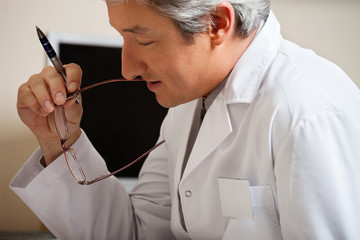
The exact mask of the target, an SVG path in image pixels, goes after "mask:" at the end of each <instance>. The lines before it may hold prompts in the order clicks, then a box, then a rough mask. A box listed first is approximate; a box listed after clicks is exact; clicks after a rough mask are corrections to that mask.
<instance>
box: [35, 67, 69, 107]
mask: <svg viewBox="0 0 360 240" xmlns="http://www.w3.org/2000/svg"><path fill="white" fill-rule="evenodd" d="M40 76H41V77H42V79H43V80H44V83H45V84H46V86H47V88H48V89H49V91H50V94H51V98H52V99H53V101H54V103H55V104H57V105H62V104H64V103H65V101H66V89H65V85H64V79H63V77H62V76H61V75H60V74H59V73H58V72H57V71H56V70H55V69H54V68H53V67H50V66H48V67H45V68H44V69H43V70H42V71H41V73H40Z"/></svg>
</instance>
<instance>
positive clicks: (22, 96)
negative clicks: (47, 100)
mask: <svg viewBox="0 0 360 240" xmlns="http://www.w3.org/2000/svg"><path fill="white" fill-rule="evenodd" d="M17 108H18V109H26V108H28V109H30V110H31V111H32V112H34V113H36V114H38V115H40V116H47V115H48V113H49V112H51V109H50V108H52V107H51V106H47V105H46V104H45V105H44V106H42V105H41V104H40V103H39V101H38V99H37V98H36V97H35V95H34V94H33V92H32V91H31V89H30V87H29V84H28V83H24V84H22V85H21V86H20V87H19V90H18V100H17ZM44 109H45V110H44Z"/></svg>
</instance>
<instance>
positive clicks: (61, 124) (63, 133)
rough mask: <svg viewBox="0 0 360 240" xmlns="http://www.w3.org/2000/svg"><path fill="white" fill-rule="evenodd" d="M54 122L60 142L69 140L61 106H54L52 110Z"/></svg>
mask: <svg viewBox="0 0 360 240" xmlns="http://www.w3.org/2000/svg"><path fill="white" fill-rule="evenodd" d="M54 121H55V127H56V131H57V133H58V135H59V137H60V138H61V140H67V139H68V138H69V132H68V126H67V123H66V117H65V111H64V107H63V106H55V108H54Z"/></svg>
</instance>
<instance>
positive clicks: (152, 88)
mask: <svg viewBox="0 0 360 240" xmlns="http://www.w3.org/2000/svg"><path fill="white" fill-rule="evenodd" d="M160 85H161V82H160V81H154V82H147V87H148V89H149V90H150V91H152V92H155V91H156V89H157V88H159V87H160Z"/></svg>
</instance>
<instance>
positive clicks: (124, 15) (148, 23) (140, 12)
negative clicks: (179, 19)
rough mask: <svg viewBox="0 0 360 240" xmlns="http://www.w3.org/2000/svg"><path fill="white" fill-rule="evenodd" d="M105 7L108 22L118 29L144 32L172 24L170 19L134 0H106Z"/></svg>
mask: <svg viewBox="0 0 360 240" xmlns="http://www.w3.org/2000/svg"><path fill="white" fill-rule="evenodd" d="M107 7H108V14H109V19H110V24H111V25H112V26H113V27H115V28H116V29H117V30H118V31H119V30H121V31H123V32H131V33H138V34H145V33H147V32H149V31H150V30H152V29H159V28H162V27H165V26H166V25H169V24H172V20H170V19H169V18H167V17H164V16H162V15H160V14H159V13H158V12H156V11H155V10H153V9H152V8H150V7H148V6H147V5H144V4H141V3H138V2H137V1H136V0H130V1H126V0H124V1H117V2H116V3H115V2H107Z"/></svg>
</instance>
